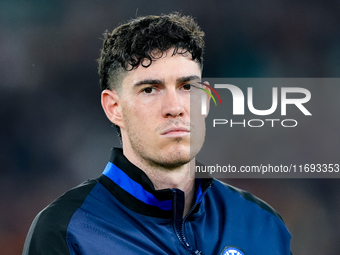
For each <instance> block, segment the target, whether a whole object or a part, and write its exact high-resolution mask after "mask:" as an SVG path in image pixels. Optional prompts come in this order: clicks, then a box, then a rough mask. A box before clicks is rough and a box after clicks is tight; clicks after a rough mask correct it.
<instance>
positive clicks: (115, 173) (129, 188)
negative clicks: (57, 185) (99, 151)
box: [99, 148, 213, 218]
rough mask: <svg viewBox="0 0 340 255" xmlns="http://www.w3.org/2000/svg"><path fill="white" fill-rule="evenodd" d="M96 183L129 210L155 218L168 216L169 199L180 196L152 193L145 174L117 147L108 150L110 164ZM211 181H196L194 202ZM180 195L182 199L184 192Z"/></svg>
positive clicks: (175, 191) (168, 191)
mask: <svg viewBox="0 0 340 255" xmlns="http://www.w3.org/2000/svg"><path fill="white" fill-rule="evenodd" d="M99 181H100V182H101V183H102V184H103V185H104V186H105V187H106V188H107V189H108V190H109V191H110V192H111V194H112V195H114V196H115V198H116V199H118V200H119V201H120V202H121V203H122V204H123V205H125V206H126V207H128V208H129V209H131V210H133V211H135V212H137V213H141V214H144V215H148V216H152V217H157V218H170V217H172V209H173V206H175V205H174V204H173V196H174V194H178V193H183V192H181V191H180V190H178V189H162V190H156V189H155V187H154V185H153V183H152V182H151V180H150V179H149V178H148V177H147V175H146V174H145V173H144V172H143V171H142V170H141V169H139V168H138V167H136V166H135V165H133V164H132V163H131V162H130V161H129V160H128V159H127V158H126V157H125V156H124V155H123V150H122V149H119V148H114V149H112V154H111V159H110V162H109V163H108V164H107V166H106V168H105V169H104V171H103V174H102V176H101V177H100V178H99ZM212 182H213V180H212V179H211V178H210V179H196V182H195V185H196V202H198V203H200V201H201V200H202V194H204V193H205V192H204V191H205V190H206V189H207V188H208V187H209V186H211V184H212ZM182 195H183V196H184V193H183V194H182ZM183 202H184V200H183ZM197 207H198V206H197ZM194 211H196V210H194Z"/></svg>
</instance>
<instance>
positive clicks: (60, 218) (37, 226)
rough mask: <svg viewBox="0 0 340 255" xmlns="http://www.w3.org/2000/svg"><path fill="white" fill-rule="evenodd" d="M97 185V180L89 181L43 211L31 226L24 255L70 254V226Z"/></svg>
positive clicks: (68, 192)
mask: <svg viewBox="0 0 340 255" xmlns="http://www.w3.org/2000/svg"><path fill="white" fill-rule="evenodd" d="M97 183H98V181H97V180H96V179H92V180H88V181H86V182H84V183H82V184H80V185H79V186H77V187H75V188H73V189H71V190H69V191H67V192H66V193H65V194H63V195H62V196H60V197H59V198H58V199H56V200H55V201H54V202H52V203H51V204H50V205H48V206H47V207H46V208H45V209H43V210H42V211H41V212H40V213H39V214H38V215H37V216H36V217H35V219H34V221H33V223H32V225H31V228H30V230H29V233H28V235H27V238H26V242H25V246H24V253H23V254H30V255H33V254H69V251H68V248H67V243H66V231H67V228H68V224H69V222H70V220H71V218H72V216H73V214H74V213H75V212H76V211H77V210H78V208H80V207H81V205H82V204H83V202H84V201H85V199H86V198H87V196H88V195H89V193H90V192H91V191H92V189H93V188H94V187H95V185H96V184H97ZM53 250H54V251H53Z"/></svg>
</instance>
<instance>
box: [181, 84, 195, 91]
mask: <svg viewBox="0 0 340 255" xmlns="http://www.w3.org/2000/svg"><path fill="white" fill-rule="evenodd" d="M192 86H194V85H192V84H185V85H183V87H182V88H183V89H184V90H188V91H189V90H191V87H192Z"/></svg>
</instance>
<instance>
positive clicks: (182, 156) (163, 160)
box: [158, 148, 192, 168]
mask: <svg viewBox="0 0 340 255" xmlns="http://www.w3.org/2000/svg"><path fill="white" fill-rule="evenodd" d="M162 154H163V155H159V157H158V158H159V160H158V163H159V164H160V165H162V166H164V167H168V168H173V167H178V166H182V165H185V164H187V163H189V162H190V161H191V159H192V158H191V154H190V149H189V148H187V149H185V150H183V149H180V148H176V149H172V150H170V151H167V152H164V153H162Z"/></svg>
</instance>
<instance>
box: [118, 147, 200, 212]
mask: <svg viewBox="0 0 340 255" xmlns="http://www.w3.org/2000/svg"><path fill="white" fill-rule="evenodd" d="M123 153H124V155H125V157H126V158H127V159H128V160H129V161H130V162H131V163H132V164H134V165H135V166H137V167H138V168H140V169H141V170H143V171H144V172H145V174H146V175H147V176H148V177H149V179H150V180H151V182H152V183H153V185H154V187H155V189H156V190H161V189H173V188H176V189H180V190H182V191H183V192H184V194H185V205H184V212H183V217H184V216H185V215H186V214H187V213H188V212H189V210H190V208H191V206H192V204H193V201H194V197H195V179H194V178H191V177H190V164H191V163H192V162H194V160H195V159H192V160H191V162H189V163H187V164H185V165H181V166H178V167H175V168H171V169H168V168H165V167H162V166H161V165H154V164H152V165H151V164H148V163H147V162H145V161H144V160H138V158H137V157H134V156H133V155H131V154H130V153H126V152H125V150H123Z"/></svg>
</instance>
